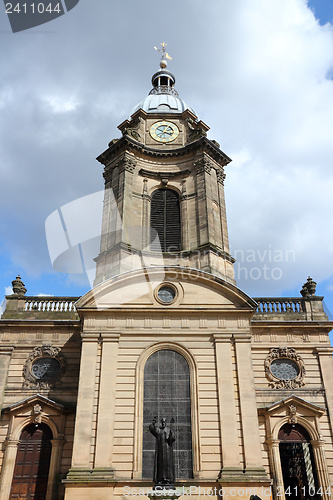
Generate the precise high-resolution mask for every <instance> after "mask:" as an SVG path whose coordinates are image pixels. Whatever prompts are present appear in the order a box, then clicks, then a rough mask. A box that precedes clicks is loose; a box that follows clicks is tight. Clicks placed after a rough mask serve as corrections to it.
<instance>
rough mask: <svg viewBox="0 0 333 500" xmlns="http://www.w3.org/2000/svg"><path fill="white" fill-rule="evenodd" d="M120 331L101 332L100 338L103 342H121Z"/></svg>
mask: <svg viewBox="0 0 333 500" xmlns="http://www.w3.org/2000/svg"><path fill="white" fill-rule="evenodd" d="M119 339H120V333H118V332H117V333H116V332H101V333H100V340H101V341H102V342H119Z"/></svg>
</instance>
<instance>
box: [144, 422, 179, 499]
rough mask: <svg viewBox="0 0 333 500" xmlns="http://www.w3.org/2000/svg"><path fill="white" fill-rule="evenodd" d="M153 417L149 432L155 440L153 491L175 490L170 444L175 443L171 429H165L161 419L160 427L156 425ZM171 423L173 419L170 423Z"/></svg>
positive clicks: (164, 423)
mask: <svg viewBox="0 0 333 500" xmlns="http://www.w3.org/2000/svg"><path fill="white" fill-rule="evenodd" d="M156 422H157V417H154V419H153V423H152V424H150V426H149V430H150V432H151V433H152V435H153V436H155V438H156V448H155V465H154V489H161V488H165V489H175V486H174V482H175V467H174V462H173V449H172V444H173V443H174V441H175V437H174V434H173V432H172V429H171V427H167V424H166V418H162V419H161V426H158V425H157V423H156ZM170 423H173V419H171V422H170Z"/></svg>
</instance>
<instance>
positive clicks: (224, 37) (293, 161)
mask: <svg viewBox="0 0 333 500" xmlns="http://www.w3.org/2000/svg"><path fill="white" fill-rule="evenodd" d="M111 17H112V19H113V25H112V32H110V29H109V20H110V18H111ZM161 19H163V23H161ZM143 25H145V26H149V30H148V29H147V30H142V26H143ZM50 26H51V25H50ZM54 29H56V30H57V31H56V32H55V33H54V34H45V35H38V36H37V35H35V36H33V35H32V34H30V36H28V35H24V34H22V35H20V37H14V36H12V37H11V38H10V37H9V36H8V43H7V44H6V56H7V61H8V62H7V67H6V72H5V79H4V88H5V89H7V90H5V92H4V97H3V100H2V106H3V114H2V116H3V120H5V121H6V126H5V128H4V130H3V134H2V135H3V138H4V139H3V146H2V153H1V155H2V158H3V159H4V160H5V161H3V165H4V166H3V169H4V174H5V179H6V187H7V189H6V191H5V193H4V194H3V195H2V196H1V200H0V203H1V204H2V205H3V207H5V208H7V207H11V210H10V213H9V214H8V215H7V217H6V218H4V220H3V222H2V226H1V227H2V228H3V230H2V233H3V235H4V238H5V241H6V243H5V245H6V250H7V252H8V254H10V256H11V259H12V260H13V262H14V263H18V264H19V265H20V266H21V267H23V268H24V269H25V271H26V274H29V273H31V272H33V273H35V274H38V273H41V272H47V271H48V270H49V269H50V262H49V258H48V254H47V247H46V243H45V239H44V234H43V227H44V221H45V219H46V218H47V216H48V215H49V214H50V213H52V212H53V211H54V210H56V209H57V208H58V207H60V206H61V205H63V204H65V203H69V202H71V201H73V200H75V199H76V198H79V197H81V196H84V195H88V194H90V193H92V192H95V191H98V190H99V189H101V188H102V182H103V181H102V176H101V167H100V166H99V165H98V164H96V162H95V160H94V158H95V157H96V156H97V155H98V154H99V153H100V152H102V151H103V149H104V148H106V147H107V143H108V142H109V140H111V139H112V138H113V137H117V136H119V131H118V130H117V125H118V124H119V123H120V122H122V121H123V120H124V119H125V118H126V117H127V116H128V114H129V112H130V111H131V109H132V108H133V106H134V105H136V104H137V103H138V102H140V101H141V100H142V99H143V98H144V97H145V95H147V93H148V92H149V90H150V78H151V75H152V74H153V73H154V72H155V71H156V70H157V68H158V58H157V55H156V52H155V51H154V50H153V46H154V45H156V44H157V43H158V42H159V41H162V39H165V40H166V41H167V42H168V51H170V53H171V55H172V56H173V60H172V61H171V62H170V64H169V69H170V71H172V72H174V73H175V76H176V88H177V90H178V91H179V93H180V95H181V97H182V98H184V100H185V101H186V102H187V103H188V104H189V105H190V106H193V108H194V109H195V110H196V111H197V112H198V114H199V116H200V118H201V119H202V120H203V121H205V122H206V123H207V124H208V125H209V126H210V127H211V130H210V132H209V136H210V137H211V138H212V139H216V140H217V141H218V142H219V143H220V144H221V149H222V150H223V151H224V152H225V153H226V154H227V155H228V156H230V157H231V158H233V160H234V161H233V162H232V163H231V165H230V166H228V167H227V169H226V172H227V179H226V187H225V190H226V198H227V210H228V222H229V231H230V241H231V243H232V247H233V248H235V249H254V250H256V251H259V252H261V254H262V252H264V251H265V249H266V250H267V249H268V248H269V245H271V248H272V249H282V250H294V251H295V254H296V260H295V262H285V263H283V278H282V279H281V280H274V279H271V280H265V279H262V280H247V281H241V282H240V285H241V286H242V288H244V289H245V291H247V292H249V293H253V294H255V295H265V294H267V295H275V294H277V293H282V292H283V291H284V290H287V289H291V288H294V287H297V286H299V285H298V284H300V285H301V284H302V283H303V282H304V281H305V280H306V277H307V276H308V274H310V273H311V274H312V275H313V278H314V279H315V280H316V281H319V280H324V278H325V277H326V278H327V277H328V275H332V269H331V268H330V267H329V266H330V262H332V243H331V241H332V226H331V221H332V218H333V207H332V201H331V199H332V196H331V193H332V187H333V179H332V176H333V173H332V169H331V164H332V159H333V148H332V141H331V137H332V132H333V130H332V129H333V124H332V116H333V82H332V80H330V79H328V78H327V76H328V75H332V74H333V72H332V69H333V31H332V29H333V28H332V26H331V25H329V24H327V25H325V26H320V25H319V23H318V22H317V21H316V19H315V17H314V15H313V13H312V12H311V10H310V9H309V8H308V7H307V4H306V1H305V0H270V1H269V2H268V1H267V0H252V1H251V2H249V1H247V0H246V1H245V0H239V1H237V2H229V1H227V0H210V1H209V2H207V1H205V0H196V1H193V0H185V1H183V2H179V4H177V15H175V13H174V9H167V10H166V9H165V8H164V6H163V5H162V4H161V6H159V5H155V6H154V9H151V2H150V0H149V1H148V0H143V1H142V2H138V3H131V11H130V14H129V11H128V6H127V4H126V3H121V2H117V3H113V4H111V3H103V5H98V6H97V5H96V7H95V8H94V9H93V10H92V9H91V6H90V4H88V3H83V2H81V3H80V8H78V9H76V10H75V11H74V10H73V12H72V13H71V15H67V16H64V17H63V19H62V20H60V19H59V20H58V21H57V22H56V23H55V24H54ZM125 32H126V36H124V33H125ZM41 39H42V42H43V43H41ZM8 89H10V90H8ZM3 207H2V208H3ZM3 211H4V208H3ZM7 213H8V210H7ZM327 286H329V285H327ZM43 289H44V286H43Z"/></svg>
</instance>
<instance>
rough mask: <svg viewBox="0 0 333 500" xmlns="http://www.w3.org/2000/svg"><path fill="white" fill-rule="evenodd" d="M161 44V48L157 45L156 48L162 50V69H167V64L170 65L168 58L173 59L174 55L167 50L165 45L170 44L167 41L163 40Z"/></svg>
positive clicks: (158, 50)
mask: <svg viewBox="0 0 333 500" xmlns="http://www.w3.org/2000/svg"><path fill="white" fill-rule="evenodd" d="M160 45H162V48H161V49H158V48H157V47H154V49H155V50H157V52H162V59H161V61H160V66H161V68H162V69H165V68H166V67H167V65H168V63H167V61H166V59H169V61H171V59H172V57H171V56H170V55H169V54H168V53H167V52H166V50H165V47H166V46H167V45H168V44H167V43H165V42H162V43H160Z"/></svg>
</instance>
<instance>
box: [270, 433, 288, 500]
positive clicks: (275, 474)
mask: <svg viewBox="0 0 333 500" xmlns="http://www.w3.org/2000/svg"><path fill="white" fill-rule="evenodd" d="M266 443H267V445H268V453H269V462H270V468H271V471H272V473H271V476H272V478H273V489H274V498H279V499H284V498H285V495H284V485H283V475H282V467H281V460H280V449H279V444H280V441H279V440H278V439H267V440H266Z"/></svg>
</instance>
